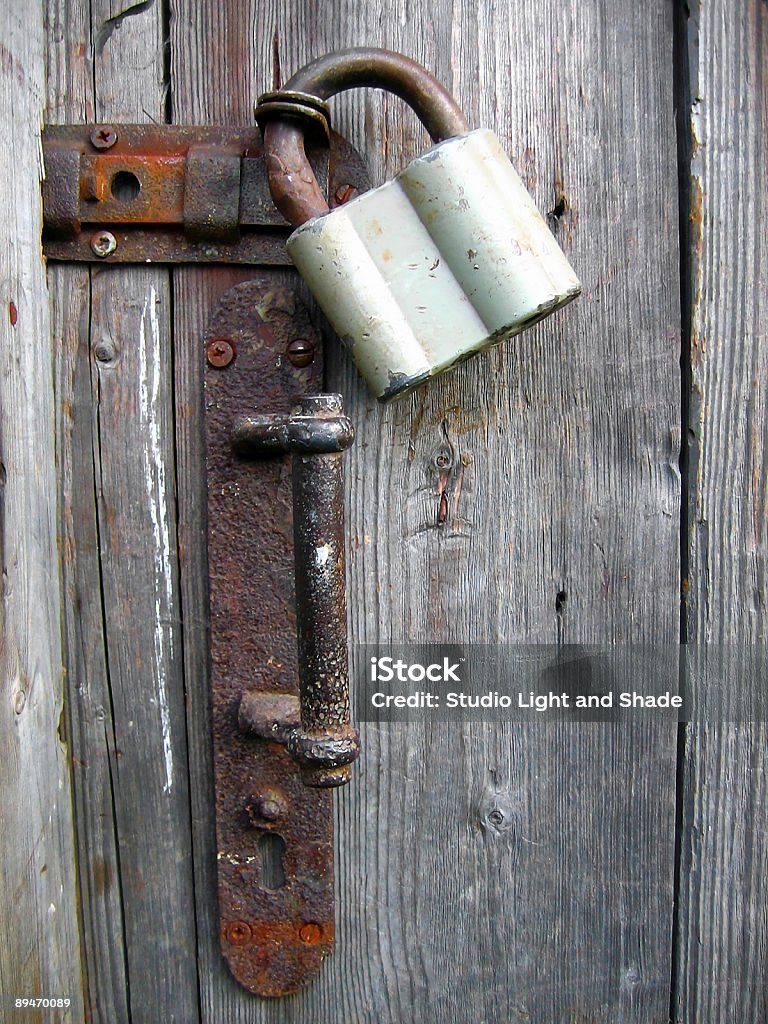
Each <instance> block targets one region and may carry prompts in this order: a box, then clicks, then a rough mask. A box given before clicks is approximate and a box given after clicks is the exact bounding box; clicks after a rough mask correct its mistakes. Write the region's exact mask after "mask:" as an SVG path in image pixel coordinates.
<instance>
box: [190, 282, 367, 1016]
mask: <svg viewBox="0 0 768 1024" xmlns="http://www.w3.org/2000/svg"><path fill="white" fill-rule="evenodd" d="M204 342H205V351H206V362H207V365H206V371H205V404H206V432H207V438H206V452H207V469H208V554H209V562H210V573H209V577H210V584H209V590H210V605H211V648H210V649H211V690H212V694H213V738H214V771H215V777H216V831H217V851H218V877H219V912H220V918H221V943H222V949H223V952H224V955H225V957H226V959H227V961H228V963H229V966H230V968H231V969H232V972H233V974H234V975H235V977H236V978H237V979H238V981H239V982H240V983H241V984H243V985H244V986H245V987H246V988H248V989H249V990H250V991H252V992H254V993H258V994H260V995H268V996H279V995H285V994H287V993H289V992H293V991H295V990H296V989H297V988H299V987H301V986H302V985H304V984H306V983H307V982H308V981H309V980H311V978H312V977H313V976H314V975H315V974H316V972H317V971H318V970H319V969H320V966H321V964H322V962H323V959H324V958H325V957H327V956H328V955H329V953H330V952H331V950H332V948H333V941H334V913H333V816H332V802H331V794H332V788H333V787H335V786H340V785H342V784H343V783H345V782H347V781H348V779H349V778H350V772H351V762H352V761H353V760H354V759H355V758H356V757H357V755H358V750H359V744H358V738H357V733H356V732H355V730H354V729H353V728H352V727H351V725H350V708H349V686H348V679H347V620H346V600H345V588H344V517H343V507H344V504H343V478H342V459H343V452H344V450H345V449H346V448H348V447H349V445H350V444H351V443H352V439H353V431H352V425H351V423H350V421H349V419H348V418H347V417H346V416H345V415H344V412H343V409H342V405H341V398H340V397H339V396H338V395H328V394H322V393H318V392H319V391H320V390H321V388H322V379H323V359H322V348H321V344H320V336H319V332H318V330H317V328H316V326H315V325H314V323H313V321H312V318H311V316H310V313H309V310H308V309H307V307H306V306H305V305H304V304H303V302H302V301H301V300H300V298H299V296H298V295H297V294H296V293H295V292H294V291H293V289H291V288H289V287H286V286H282V285H277V284H276V282H275V280H274V279H273V278H270V277H269V276H262V277H259V278H256V279H253V280H250V281H246V282H244V283H243V284H239V285H236V286H235V287H234V288H231V289H229V291H227V292H225V294H224V295H223V296H222V297H221V299H220V301H219V304H218V308H217V309H216V311H215V312H214V314H213V316H212V318H211V320H210V323H209V325H208V329H207V331H206V336H205V339H204Z"/></svg>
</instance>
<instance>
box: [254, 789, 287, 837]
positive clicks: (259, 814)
mask: <svg viewBox="0 0 768 1024" xmlns="http://www.w3.org/2000/svg"><path fill="white" fill-rule="evenodd" d="M245 813H246V814H247V815H248V818H249V819H250V822H251V824H252V825H254V826H255V827H257V828H258V827H259V826H260V825H262V824H263V822H265V821H277V819H278V818H280V817H281V816H282V815H283V814H284V813H285V797H284V796H283V794H282V793H281V792H279V791H278V790H277V789H265V790H263V791H262V792H261V793H254V795H253V796H252V797H250V798H249V799H248V800H247V801H246V804H245Z"/></svg>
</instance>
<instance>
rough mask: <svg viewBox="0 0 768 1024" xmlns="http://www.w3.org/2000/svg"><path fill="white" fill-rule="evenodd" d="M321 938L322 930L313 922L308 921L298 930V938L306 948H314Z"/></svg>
mask: <svg viewBox="0 0 768 1024" xmlns="http://www.w3.org/2000/svg"><path fill="white" fill-rule="evenodd" d="M322 937H323V929H322V928H321V927H320V925H319V924H315V922H314V921H308V922H307V924H303V925H302V926H301V928H299V938H300V939H301V941H302V942H304V943H306V944H307V945H308V946H316V945H317V943H318V942H319V941H320V939H322Z"/></svg>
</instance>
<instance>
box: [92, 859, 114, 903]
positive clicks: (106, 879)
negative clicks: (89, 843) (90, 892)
mask: <svg viewBox="0 0 768 1024" xmlns="http://www.w3.org/2000/svg"><path fill="white" fill-rule="evenodd" d="M111 884H112V871H111V868H110V866H109V864H107V862H106V861H105V860H104V858H103V857H94V858H93V885H94V889H95V890H96V894H97V895H98V896H102V895H103V894H104V893H105V892H106V891H107V889H108V888H109V887H110V885H111Z"/></svg>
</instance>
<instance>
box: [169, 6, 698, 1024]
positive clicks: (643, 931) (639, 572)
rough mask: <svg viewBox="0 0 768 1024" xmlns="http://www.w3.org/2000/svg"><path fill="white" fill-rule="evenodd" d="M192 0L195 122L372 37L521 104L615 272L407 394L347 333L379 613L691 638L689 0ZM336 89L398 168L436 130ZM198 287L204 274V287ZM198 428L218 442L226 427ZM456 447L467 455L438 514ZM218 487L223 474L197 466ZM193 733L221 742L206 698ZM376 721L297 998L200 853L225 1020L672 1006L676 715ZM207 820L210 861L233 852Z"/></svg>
mask: <svg viewBox="0 0 768 1024" xmlns="http://www.w3.org/2000/svg"><path fill="white" fill-rule="evenodd" d="M171 9H172V19H171V68H172V108H173V113H174V119H175V120H177V121H180V122H184V121H189V120H201V121H206V120H218V119H232V120H234V121H236V122H237V121H242V120H245V121H248V120H250V116H251V114H250V112H251V106H252V103H253V100H254V99H255V97H256V95H257V94H258V92H260V91H261V90H262V89H264V88H270V87H272V85H273V84H274V83H275V80H276V79H278V80H285V78H287V77H288V75H289V74H290V73H292V72H293V71H294V70H295V69H296V68H297V67H298V66H300V65H301V64H302V63H304V62H305V61H306V60H308V59H309V58H311V57H313V56H316V55H319V54H321V53H324V52H326V51H329V50H334V49H339V48H341V47H344V46H348V45H362V44H366V45H383V46H388V47H391V48H394V49H398V50H400V51H402V52H405V53H408V54H409V55H410V56H413V57H415V58H416V59H418V60H421V61H422V62H423V63H425V64H426V65H427V66H428V67H429V68H430V69H432V70H433V71H434V72H435V73H436V74H437V75H438V77H440V78H441V79H442V80H443V81H444V82H446V83H447V84H448V86H449V87H452V88H453V91H454V92H455V94H456V95H457V97H458V98H459V100H460V102H461V103H462V104H463V105H464V107H465V109H466V110H467V112H468V114H469V115H470V117H471V119H472V120H473V122H475V123H476V124H485V125H488V126H491V127H496V129H497V131H498V133H499V135H500V137H501V139H502V141H503V143H504V145H505V146H506V148H507V150H508V152H510V154H511V156H512V158H513V160H514V162H515V163H516V164H517V166H518V168H519V170H520V171H521V173H522V174H523V176H524V178H525V179H526V181H527V183H528V185H529V187H530V188H531V191H532V192H533V194H534V196H535V198H536V200H537V202H538V205H539V207H540V208H541V209H542V210H544V211H545V212H548V211H552V215H551V217H550V222H551V224H552V226H553V228H554V230H555V231H556V233H557V235H558V237H559V239H560V241H561V243H562V244H563V246H564V248H565V249H566V251H567V252H568V254H569V255H570V256H571V258H572V260H573V262H574V265H575V266H576V268H577V270H578V272H579V273H580V275H581V277H582V280H583V282H584V286H585V290H584V296H583V297H582V299H581V300H580V301H579V302H578V303H577V304H575V305H574V306H573V307H570V308H569V309H568V310H567V311H565V312H564V313H562V314H560V315H558V316H557V317H556V318H553V319H552V320H549V321H546V322H545V323H544V324H542V325H541V326H539V327H538V328H536V329H535V330H534V331H532V332H529V333H528V334H526V335H524V336H523V337H522V338H521V339H519V340H518V341H517V342H514V343H512V344H510V345H507V346H505V347H503V348H502V349H498V350H496V351H494V352H492V353H490V354H488V355H485V356H482V357H480V358H479V359H477V360H475V361H473V362H470V363H468V364H466V365H465V366H462V367H461V368H460V369H459V370H457V371H456V372H455V373H453V374H452V375H451V376H449V377H446V378H444V379H443V380H442V381H440V382H438V383H435V384H433V385H431V386H430V387H429V388H428V389H426V390H425V391H424V392H422V393H421V394H420V395H418V396H416V397H415V398H414V399H412V400H409V401H406V402H404V403H401V404H399V405H395V406H393V407H390V408H388V409H386V410H382V409H380V408H379V407H378V406H377V405H376V404H375V402H374V401H373V400H372V399H371V398H370V396H368V395H367V393H366V392H365V391H364V389H363V386H362V385H361V383H360V382H359V380H358V378H357V375H356V373H355V372H354V371H353V370H352V368H351V366H350V364H349V362H348V360H347V358H346V356H345V355H344V354H343V353H341V352H340V351H339V350H338V349H337V348H336V346H335V345H331V346H329V356H330V361H331V364H332V365H331V372H330V384H331V385H332V386H333V388H334V389H338V390H340V391H342V393H343V394H344V395H345V397H346V400H347V404H348V407H349V409H350V410H351V413H352V415H353V417H354V419H355V425H356V430H357V438H358V439H357V443H356V445H355V448H354V450H353V452H352V453H350V456H349V458H348V460H347V493H348V501H347V508H348V517H349V526H348V530H349V536H350V551H349V577H348V582H349V614H350V629H351V637H352V639H353V641H357V642H361V641H368V642H375V641H377V640H389V639H417V640H419V641H424V640H428V639H433V640H440V639H450V640H477V641H490V642H495V641H506V642H520V641H528V642H558V641H559V642H564V643H577V642H602V641H618V642H622V641H623V642H627V641H665V642H673V643H674V642H676V640H677V629H678V614H679V612H678V594H679V575H678V574H679V564H678V548H679V534H678V529H679V500H680V477H679V469H678V450H679V441H680V438H679V423H680V409H679V394H680V391H679V373H678V359H679V350H680V349H679V345H680V339H679V300H678V275H677V266H678V256H677V205H676V190H675V188H676V186H675V179H676V175H675V166H674V156H675V152H674V151H675V142H674V121H673V111H672V75H671V58H672V25H671V11H670V8H669V5H668V4H666V3H663V2H661V0H658V2H653V3H651V4H650V5H644V6H643V7H642V8H641V7H637V8H632V9H628V10H627V11H625V13H624V14H623V16H622V18H621V19H617V18H616V16H615V10H614V8H613V6H612V5H609V4H607V3H602V2H599V0H596V2H593V3H587V4H580V5H578V7H577V8H572V7H569V6H567V5H566V6H565V7H564V6H563V5H561V4H555V3H554V2H537V3H532V2H526V3H522V4H517V5H514V6H513V5H511V4H510V5H506V4H502V3H486V2H482V0H456V2H455V3H453V4H444V5H442V6H441V7H440V10H439V12H436V11H435V8H434V6H433V5H427V4H426V3H420V4H414V3H407V4H406V3H405V2H398V0H388V2H385V3H383V4H379V5H375V6H374V5H348V4H333V5H322V6H320V5H316V4H314V3H310V2H308V0H307V2H291V3H281V2H274V3H270V4H256V3H239V4H234V3H233V4H229V5H227V6H226V7H225V6H224V5H221V4H217V3H214V2H213V0H208V2H202V3H198V4H190V3H184V2H182V0H177V2H174V3H172V8H171ZM237 47H239V49H237ZM250 47H252V49H250ZM276 57H278V58H279V61H277V60H276ZM278 64H279V67H278ZM334 109H335V113H336V118H335V120H336V124H337V127H339V129H340V130H341V131H342V132H343V133H344V134H346V135H347V137H348V138H349V139H350V140H351V141H353V142H354V143H355V144H356V145H357V146H358V147H359V148H360V149H361V150H363V151H364V152H365V153H366V155H367V156H368V157H369V159H370V165H371V168H372V172H373V178H374V180H381V178H382V177H383V175H384V174H385V173H390V172H392V171H394V170H396V169H397V168H398V167H400V166H402V164H403V162H405V161H406V160H407V159H408V158H409V157H410V156H413V155H414V154H415V153H416V152H417V151H418V150H419V149H420V148H422V147H423V146H424V145H425V144H426V140H425V138H424V133H423V131H422V130H421V129H420V127H419V126H418V125H417V124H416V122H415V119H414V118H413V117H412V116H411V115H409V114H407V113H406V112H404V109H403V107H402V105H401V104H400V102H399V101H395V100H393V99H392V98H391V97H386V96H384V95H383V94H380V93H374V92H368V93H365V94H355V95H354V96H349V97H345V98H344V99H343V100H341V101H338V102H336V103H335V104H334ZM639 138H643V139H644V140H645V141H644V142H643V143H642V144H640V143H639V141H638V139H639ZM205 273H206V272H202V271H195V272H188V271H184V273H183V275H179V276H178V277H177V284H176V292H175V294H176V296H177V302H176V303H175V308H176V311H177V320H176V330H177V332H178V331H179V330H180V325H182V327H181V330H182V331H183V335H184V337H186V338H187V341H186V342H184V346H185V348H187V347H189V350H190V351H191V346H192V344H193V342H192V341H191V340H190V339H191V338H193V337H194V336H195V334H197V335H198V336H199V335H200V334H202V331H203V329H204V325H205V316H206V310H207V308H208V307H209V304H210V298H209V296H210V293H212V292H213V291H214V290H215V285H214V284H213V283H212V282H211V279H210V278H206V277H205ZM208 273H209V274H210V273H212V272H208ZM195 275H198V276H195ZM200 275H202V276H200ZM185 279H186V284H183V285H182V284H181V282H182V280H185ZM222 290H223V289H222ZM182 294H183V295H184V296H185V297H186V299H187V300H190V299H191V300H192V302H191V303H190V304H189V305H185V307H184V312H183V313H180V312H179V309H180V306H181V302H180V296H181V295H182ZM177 338H178V334H177ZM180 351H181V350H180ZM177 400H178V402H179V403H181V409H182V410H183V413H182V415H183V416H184V417H186V418H189V417H190V416H193V415H194V413H193V412H192V410H193V409H194V408H195V403H196V402H199V377H197V376H196V372H194V371H190V370H185V371H184V375H183V376H177ZM184 429H186V433H187V437H188V439H189V440H188V443H187V445H186V447H187V456H186V457H187V458H188V457H190V452H191V449H192V446H193V438H194V430H190V428H188V427H187V428H183V427H181V426H179V425H178V423H177V430H178V431H179V434H180V436H181V432H182V430H184ZM441 453H442V454H446V453H447V454H448V456H449V458H450V460H451V463H452V470H451V473H450V476H449V480H448V491H447V494H448V499H449V512H450V515H449V517H448V519H447V521H446V523H445V524H444V525H442V526H438V523H437V511H438V500H439V499H438V497H437V495H436V488H437V471H436V469H435V462H434V460H435V457H436V455H438V454H441ZM187 485H188V493H194V491H195V490H196V489H197V492H198V494H199V488H198V485H197V484H196V482H195V478H194V475H192V476H190V477H189V479H188V481H187ZM184 516H185V517H187V516H189V517H191V518H190V520H189V529H188V530H185V531H184V532H183V534H182V536H183V538H184V544H185V548H186V544H187V542H189V543H190V544H194V543H200V537H201V530H200V527H199V524H198V525H197V526H195V520H194V512H192V511H190V512H185V513H184ZM185 559H186V560H187V565H188V567H189V568H190V569H191V571H193V572H194V571H196V567H198V566H199V565H201V564H202V561H203V558H202V555H194V554H193V553H192V552H191V551H189V550H185ZM184 595H185V596H184V608H185V619H187V621H191V623H192V628H193V629H196V630H197V631H198V633H200V632H201V629H200V624H201V623H203V622H204V621H205V608H204V598H203V590H202V588H200V587H199V586H198V585H197V583H192V584H191V585H189V586H188V587H185V590H184ZM202 703H204V702H202ZM202 703H199V704H198V708H197V710H196V711H195V715H196V716H201V715H202V713H203V707H202ZM201 723H202V724H201ZM191 731H192V733H193V734H195V735H199V740H195V741H193V743H196V744H198V745H200V746H202V745H203V744H204V742H205V740H204V736H205V723H204V721H202V719H201V717H197V718H194V717H193V720H192V721H191ZM362 731H363V741H364V754H363V760H362V762H361V766H360V770H359V771H358V772H357V775H356V778H355V781H354V782H353V783H352V785H351V787H350V788H349V789H348V791H346V792H344V793H340V794H339V795H338V797H337V802H336V811H337V822H336V824H337V849H338V857H337V879H336V882H337V893H338V901H337V902H338V917H337V929H338V930H337V949H336V954H335V956H334V958H333V960H332V961H331V962H329V963H328V964H327V966H326V969H325V971H324V973H323V975H322V976H321V978H320V979H319V980H318V981H317V982H316V983H315V984H314V985H313V986H312V988H311V989H309V990H308V991H307V992H305V993H303V994H301V995H299V996H296V997H292V998H290V999H286V1000H283V1001H280V1002H271V1003H270V1002H264V1001H260V1000H255V999H253V998H251V997H249V996H247V995H246V994H245V993H243V992H241V991H239V990H238V989H237V987H236V986H235V985H234V983H233V982H232V981H231V979H230V978H229V977H228V975H227V973H226V969H225V968H224V967H223V965H222V964H221V960H220V957H219V956H218V951H217V949H216V934H215V928H214V925H213V921H214V917H213V915H214V914H215V910H212V908H211V906H210V903H209V901H210V900H211V899H212V893H213V888H212V886H211V887H210V889H209V890H208V891H206V888H205V887H204V886H201V884H200V882H201V880H203V879H204V876H203V875H201V874H198V888H197V899H198V908H199V910H198V913H199V918H200V920H201V921H208V922H210V923H209V924H204V925H203V926H202V927H201V931H200V954H201V965H204V969H203V971H202V972H201V1002H202V1007H203V1019H204V1020H206V1021H210V1022H211V1024H213V1022H214V1021H220V1020H227V1021H231V1022H237V1024H245V1022H256V1021H259V1022H261V1021H264V1022H266V1021H271V1022H278V1021H287V1020H294V1019H307V1020H313V1021H317V1022H320V1024H337V1022H342V1021H343V1022H350V1021H355V1022H357V1021H371V1022H373V1021H377V1022H379V1021H381V1022H393V1024H394V1022H406V1021H415V1020H449V1019H450V1020H455V1021H457V1022H464V1021H467V1022H468V1021H472V1022H477V1021H487V1022H489V1024H490V1022H496V1021H501V1020H503V1021H510V1022H513V1021H528V1020H533V1021H547V1022H558V1024H559V1022H563V1024H565V1022H569V1024H573V1022H577V1021H578V1022H584V1021H600V1022H608V1021H611V1022H613V1021H615V1022H622V1024H624V1022H630V1021H637V1022H640V1021H642V1022H649V1024H650V1022H660V1021H664V1020H666V1019H667V1012H668V1003H669V962H670V951H671V950H670V946H671V942H670V933H671V922H672V866H673V865H672V861H673V842H672V836H673V834H674V796H675V794H674V778H675V771H674V766H675V733H674V730H672V729H667V728H664V727H651V726H648V725H639V726H636V727H632V728H626V729H623V730H619V729H615V728H613V727H607V726H598V725H593V726H589V727H584V728H576V727H565V726H562V727H547V728H544V727H535V726H532V727H522V726H514V727H513V726H502V727H491V726H475V727H471V728H470V727H466V726H459V725H458V724H454V725H448V726H446V725H436V724H435V725H431V726H423V727H416V726H413V727H402V726H398V727H386V726H382V727H373V726H367V727H365V728H364V729H363V730H362ZM196 835H197V837H198V842H200V841H201V838H202V837H201V836H200V834H199V833H196ZM202 846H203V857H202V860H201V859H200V858H198V867H199V866H200V863H202V864H204V865H205V864H208V862H209V859H210V852H205V851H206V850H208V851H209V850H210V847H209V846H207V847H206V841H205V839H204V838H202ZM205 870H207V869H205ZM211 877H212V876H211ZM210 884H211V883H210V880H209V882H208V885H210Z"/></svg>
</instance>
